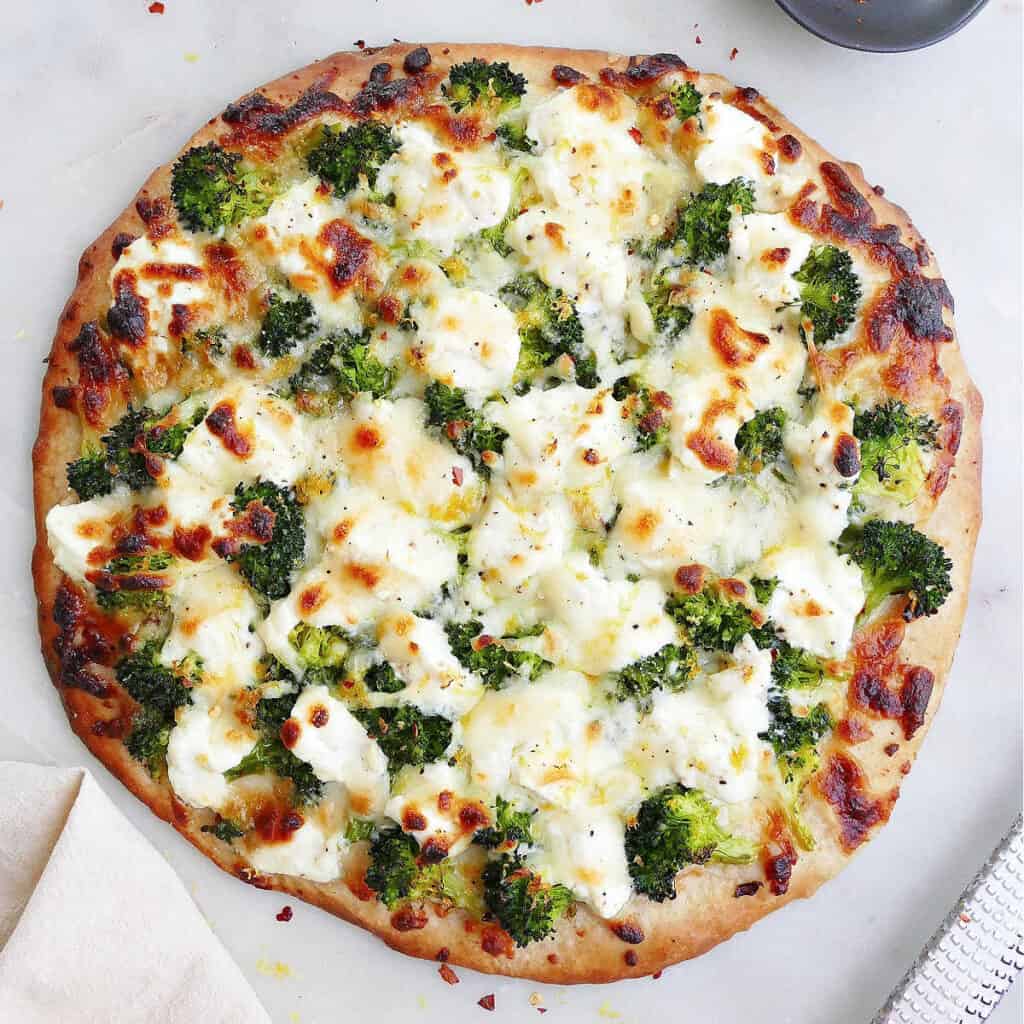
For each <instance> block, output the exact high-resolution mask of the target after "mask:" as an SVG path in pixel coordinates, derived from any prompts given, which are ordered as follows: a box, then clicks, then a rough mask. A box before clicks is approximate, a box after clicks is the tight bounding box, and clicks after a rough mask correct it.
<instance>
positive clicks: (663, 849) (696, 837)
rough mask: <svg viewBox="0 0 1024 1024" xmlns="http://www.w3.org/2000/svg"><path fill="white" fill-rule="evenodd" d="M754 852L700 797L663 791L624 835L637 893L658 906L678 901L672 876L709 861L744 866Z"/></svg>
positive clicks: (643, 808) (650, 800)
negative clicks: (729, 830)
mask: <svg viewBox="0 0 1024 1024" xmlns="http://www.w3.org/2000/svg"><path fill="white" fill-rule="evenodd" d="M755 851H756V846H755V844H754V843H752V842H751V841H750V840H748V839H743V838H741V837H737V836H732V835H730V834H729V833H728V832H726V831H725V829H723V828H722V827H721V826H720V825H719V824H718V813H717V811H716V810H715V808H714V807H713V806H712V804H711V801H710V800H708V798H707V797H706V796H705V795H704V794H703V793H701V792H699V791H697V790H693V789H686V788H685V787H684V786H666V787H665V788H664V789H662V790H659V791H658V792H657V793H654V794H653V795H652V796H649V797H648V798H647V799H646V800H645V801H644V802H643V803H642V804H641V805H640V810H639V811H638V812H637V817H636V823H635V824H634V825H631V826H630V827H629V828H628V829H626V861H627V863H628V865H629V873H630V876H631V877H632V879H633V887H634V888H635V889H636V891H637V892H640V893H643V894H644V895H645V896H647V897H649V898H650V899H652V900H656V901H658V902H659V903H660V902H662V901H664V900H673V899H675V898H676V885H675V879H676V875H677V874H678V873H679V872H680V871H681V870H682V869H683V868H684V867H686V866H687V865H688V864H704V863H706V862H707V861H709V860H717V861H724V862H726V863H728V864H746V863H748V862H749V861H751V860H753V858H754V853H755Z"/></svg>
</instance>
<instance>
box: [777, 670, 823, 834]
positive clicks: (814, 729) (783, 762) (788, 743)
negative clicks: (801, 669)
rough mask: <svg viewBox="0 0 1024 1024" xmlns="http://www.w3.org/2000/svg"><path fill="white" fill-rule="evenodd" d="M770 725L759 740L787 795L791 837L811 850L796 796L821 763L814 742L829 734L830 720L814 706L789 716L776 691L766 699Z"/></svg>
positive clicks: (784, 700)
mask: <svg viewBox="0 0 1024 1024" xmlns="http://www.w3.org/2000/svg"><path fill="white" fill-rule="evenodd" d="M768 711H769V713H770V715H771V725H770V726H769V727H768V731H767V732H763V733H760V734H759V738H760V739H762V740H765V741H766V742H768V743H770V744H771V745H772V748H773V749H774V750H775V759H776V762H777V764H778V766H779V774H780V775H781V776H782V782H783V785H784V786H785V788H786V792H787V795H788V806H787V808H786V810H787V814H788V816H789V820H790V823H791V825H792V827H793V831H794V834H795V835H796V837H797V839H799V841H800V844H801V845H802V846H803V847H804V848H805V849H808V850H809V849H813V847H814V836H813V835H812V833H811V831H810V829H808V828H807V826H806V824H804V822H803V819H802V818H801V816H800V795H801V793H802V792H803V790H804V787H805V786H806V785H807V783H808V782H809V781H810V780H811V778H812V777H813V776H814V773H815V772H817V770H818V766H819V765H820V763H821V758H820V755H819V753H818V743H819V742H820V741H821V739H822V737H823V736H825V735H826V734H827V733H829V732H831V730H832V728H833V726H834V724H835V723H834V721H833V719H832V715H831V714H830V713H829V710H828V708H827V707H826V706H825V705H824V704H816V705H815V706H814V707H813V708H812V709H811V710H810V711H809V712H808V713H807V714H806V715H804V716H799V715H795V714H794V713H793V708H792V706H791V705H790V703H789V698H788V697H787V696H786V695H785V694H784V693H780V692H779V691H778V690H773V691H772V693H771V694H770V695H769V697H768Z"/></svg>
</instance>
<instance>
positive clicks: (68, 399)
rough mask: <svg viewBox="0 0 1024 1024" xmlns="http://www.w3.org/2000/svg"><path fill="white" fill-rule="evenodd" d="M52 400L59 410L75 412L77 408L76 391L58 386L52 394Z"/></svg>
mask: <svg viewBox="0 0 1024 1024" xmlns="http://www.w3.org/2000/svg"><path fill="white" fill-rule="evenodd" d="M50 398H51V399H52V400H53V404H54V405H55V406H56V407H57V408H58V409H68V410H73V409H74V408H75V389H74V388H73V387H67V386H64V385H61V384H58V385H57V386H56V387H55V388H54V389H53V390H52V391H51V392H50Z"/></svg>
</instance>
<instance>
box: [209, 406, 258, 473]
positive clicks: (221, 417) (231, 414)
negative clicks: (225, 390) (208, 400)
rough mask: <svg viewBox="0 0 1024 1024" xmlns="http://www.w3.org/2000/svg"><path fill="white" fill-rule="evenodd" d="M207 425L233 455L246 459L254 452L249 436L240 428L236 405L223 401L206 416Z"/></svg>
mask: <svg viewBox="0 0 1024 1024" xmlns="http://www.w3.org/2000/svg"><path fill="white" fill-rule="evenodd" d="M206 427H207V429H208V430H209V431H210V433H211V434H213V436H214V437H216V438H219V439H220V442H221V444H223V445H224V447H225V448H226V449H227V450H228V451H229V452H231V454H232V455H237V456H238V458H240V459H244V458H246V457H247V456H249V455H250V454H251V453H252V445H251V444H250V443H249V440H248V438H246V437H245V436H244V435H243V434H242V433H241V432H240V431H239V429H238V424H237V423H236V422H235V407H234V406H233V405H232V404H231V403H230V402H221V403H220V405H218V406H216V407H215V408H214V409H213V411H212V412H211V413H210V414H209V416H207V417H206Z"/></svg>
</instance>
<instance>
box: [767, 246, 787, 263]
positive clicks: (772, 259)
mask: <svg viewBox="0 0 1024 1024" xmlns="http://www.w3.org/2000/svg"><path fill="white" fill-rule="evenodd" d="M789 252H790V250H789V249H787V248H786V247H785V246H779V247H778V248H777V249H766V250H765V251H764V252H763V253H761V262H762V263H765V264H767V265H768V266H770V267H771V266H781V265H782V264H784V263H785V262H786V260H788V259H789Z"/></svg>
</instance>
